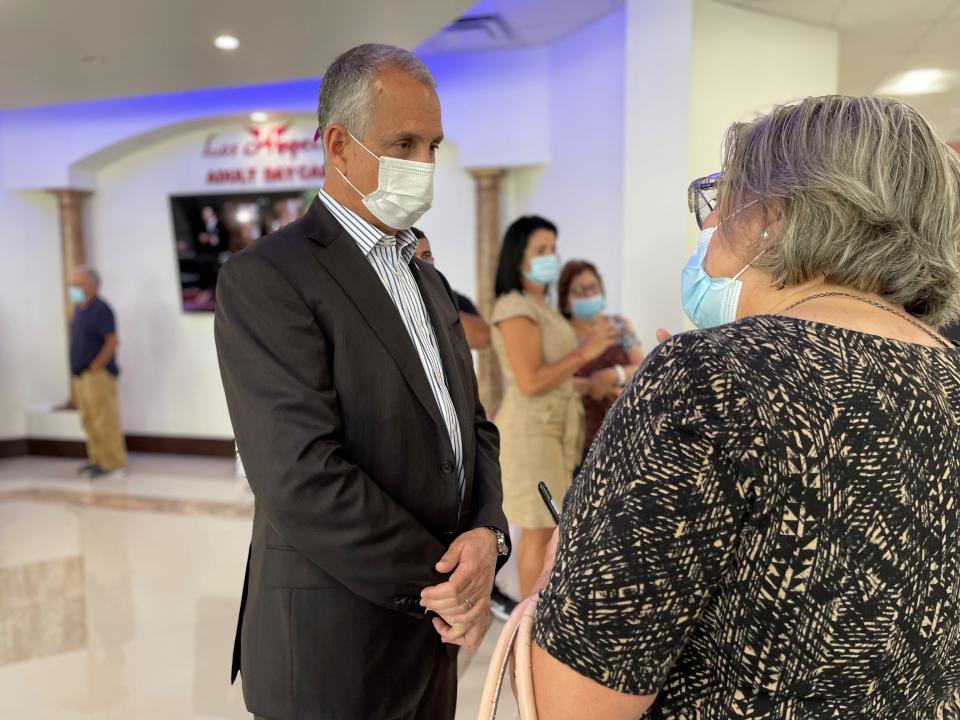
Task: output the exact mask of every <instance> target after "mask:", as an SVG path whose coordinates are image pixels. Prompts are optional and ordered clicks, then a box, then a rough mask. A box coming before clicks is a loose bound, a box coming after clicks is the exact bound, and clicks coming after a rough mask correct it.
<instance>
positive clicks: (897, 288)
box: [532, 96, 960, 720]
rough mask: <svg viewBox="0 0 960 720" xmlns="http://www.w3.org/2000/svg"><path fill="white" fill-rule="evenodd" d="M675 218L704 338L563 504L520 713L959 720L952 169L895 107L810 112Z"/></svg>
mask: <svg viewBox="0 0 960 720" xmlns="http://www.w3.org/2000/svg"><path fill="white" fill-rule="evenodd" d="M717 193H718V194H717ZM718 197H719V204H718V203H717V198H718ZM689 200H690V208H691V210H692V211H694V212H695V213H696V216H697V221H698V224H700V226H701V228H702V229H703V228H705V229H704V230H703V233H702V235H701V240H700V243H699V245H698V248H697V250H696V252H695V254H694V256H693V257H692V258H691V260H690V262H689V263H688V264H687V266H686V268H684V269H683V271H682V273H681V283H680V284H681V288H682V302H683V307H684V309H685V310H686V312H687V314H688V315H689V317H690V318H691V320H693V322H694V323H695V324H696V325H697V326H698V327H699V328H700V329H698V330H695V331H692V332H687V333H682V334H680V335H676V336H674V337H673V338H670V339H668V340H667V341H666V342H663V343H662V344H661V345H660V346H659V347H657V348H656V349H655V350H654V351H653V352H652V353H651V354H650V356H649V357H648V358H647V360H646V361H645V363H644V366H643V369H642V370H641V371H640V372H639V373H638V374H637V376H636V377H635V378H634V380H633V382H632V383H631V384H630V385H629V386H628V387H627V389H626V390H625V391H624V393H623V395H622V396H621V398H620V400H619V401H618V402H617V403H616V405H615V406H614V408H613V410H612V411H611V414H610V416H609V417H608V418H607V421H606V423H605V424H604V426H603V430H602V431H601V433H600V435H599V436H598V437H597V440H596V442H595V443H594V445H593V448H592V450H591V452H590V455H589V456H588V458H587V460H586V463H585V464H584V468H583V470H582V471H581V473H580V475H579V476H578V478H577V480H576V481H575V482H574V485H573V487H572V488H571V490H570V492H569V494H568V497H567V502H566V503H565V505H564V509H563V518H562V521H561V525H560V531H559V547H558V549H557V550H556V556H555V563H553V561H552V560H553V559H552V558H551V559H549V560H548V567H547V570H546V571H545V574H544V577H543V578H542V579H541V581H540V582H538V583H537V584H536V585H535V588H540V587H544V586H545V587H544V589H543V592H542V594H541V596H540V603H539V607H538V609H537V621H536V627H535V630H534V642H535V645H534V647H533V651H532V655H533V668H532V671H533V679H534V682H533V685H534V688H535V692H536V703H537V710H538V713H539V717H540V718H542V719H543V720H555V719H557V718H563V719H565V720H566V719H572V718H601V717H602V718H605V720H618V719H619V720H628V719H629V720H635V719H636V718H638V717H640V716H641V715H643V717H645V718H659V719H664V718H694V717H696V718H725V717H738V718H765V719H767V720H787V719H788V718H845V719H849V720H894V719H896V720H903V719H909V720H930V719H931V718H944V719H945V718H958V717H960V643H958V638H960V517H958V514H957V506H958V504H960V446H958V444H960V440H958V438H960V347H958V346H957V345H956V344H953V343H951V342H949V341H947V340H946V339H945V338H944V337H943V336H942V334H941V333H940V332H939V330H938V328H939V327H940V326H941V325H943V324H945V323H947V322H949V321H950V320H953V319H955V318H956V317H957V316H958V311H960V267H958V265H960V254H958V251H960V247H958V242H960V241H958V239H960V158H958V157H957V155H956V153H955V152H954V151H953V150H951V149H950V148H949V147H948V146H946V145H945V144H944V143H943V142H942V141H941V140H939V139H938V138H937V137H936V136H935V135H934V133H933V131H932V129H931V128H930V126H929V125H928V124H927V122H926V121H925V120H924V119H923V118H922V117H921V116H920V115H919V114H918V113H917V112H916V111H915V110H914V109H912V108H910V107H909V106H907V105H905V104H903V103H901V102H898V101H895V100H889V99H880V98H872V97H860V98H853V97H841V96H828V97H819V98H807V99H806V100H804V101H801V102H798V103H794V104H791V105H786V106H779V107H776V108H774V109H773V110H772V111H771V112H770V113H769V114H768V115H765V116H761V117H759V118H757V119H756V120H754V121H752V122H748V123H739V124H736V125H734V126H733V127H732V128H731V129H730V131H729V133H728V135H727V142H726V145H725V147H724V163H723V173H722V175H721V174H718V175H714V176H711V177H707V178H701V179H699V180H696V181H694V183H693V184H692V185H691V186H690V191H689ZM714 209H715V213H714ZM708 215H714V217H712V218H710V217H708ZM715 221H716V222H715ZM711 225H712V226H713V227H711ZM551 554H552V553H551ZM551 564H552V565H553V567H552V573H551V570H550V567H549V566H550V565H551ZM645 712H646V714H644V713H645Z"/></svg>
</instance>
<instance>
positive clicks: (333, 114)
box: [317, 43, 437, 138]
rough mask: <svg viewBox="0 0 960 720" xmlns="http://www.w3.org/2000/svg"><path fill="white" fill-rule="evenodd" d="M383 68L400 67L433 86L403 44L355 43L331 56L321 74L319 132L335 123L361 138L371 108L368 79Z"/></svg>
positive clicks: (364, 131)
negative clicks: (351, 46) (327, 66)
mask: <svg viewBox="0 0 960 720" xmlns="http://www.w3.org/2000/svg"><path fill="white" fill-rule="evenodd" d="M387 68H394V69H397V70H400V71H401V72H404V73H406V74H407V75H409V76H410V77H412V78H414V79H415V80H419V81H420V82H422V83H423V84H424V85H428V86H430V87H431V88H434V89H436V87H437V82H436V80H434V78H433V75H432V74H431V73H430V70H428V69H427V66H426V65H424V64H423V62H421V61H420V60H419V59H417V58H416V57H415V56H414V55H413V54H412V53H410V52H408V51H406V50H404V49H403V48H398V47H394V46H393V45H377V44H373V43H369V44H366V45H358V46H357V47H355V48H353V49H352V50H347V51H346V52H345V53H343V55H341V56H340V57H338V58H337V59H336V60H334V61H333V63H331V65H330V67H329V68H327V72H326V74H325V75H324V76H323V83H322V84H321V85H320V97H319V98H318V100H317V121H318V124H319V127H320V132H321V133H322V132H324V131H325V130H326V129H327V128H328V127H329V126H330V125H331V124H333V123H337V124H339V125H343V126H344V127H345V128H346V129H347V130H349V131H350V132H351V133H352V134H353V135H354V136H355V137H357V138H362V137H363V136H364V134H366V131H367V124H368V123H369V122H370V116H371V111H372V105H373V94H372V93H371V84H372V81H373V79H374V77H376V75H377V73H379V72H380V71H381V70H385V69H387Z"/></svg>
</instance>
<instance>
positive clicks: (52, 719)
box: [0, 455, 497, 720]
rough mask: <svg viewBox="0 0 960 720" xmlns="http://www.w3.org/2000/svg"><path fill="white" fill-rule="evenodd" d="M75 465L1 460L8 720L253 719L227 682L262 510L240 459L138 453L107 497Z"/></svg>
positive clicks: (465, 680) (1, 612) (0, 590)
mask: <svg viewBox="0 0 960 720" xmlns="http://www.w3.org/2000/svg"><path fill="white" fill-rule="evenodd" d="M75 465H76V463H75V462H72V461H59V460H38V459H20V460H12V461H0V718H4V719H6V718H17V719H18V720H19V719H20V718H25V719H26V718H29V720H80V719H83V720H91V719H96V720H101V719H103V720H141V719H142V720H160V718H163V719H164V720H168V719H170V718H177V720H189V719H200V718H210V719H213V718H217V719H227V720H229V719H232V718H238V719H239V718H245V719H246V718H249V717H250V715H249V714H248V713H247V712H246V710H245V709H244V705H243V699H242V696H241V689H240V685H239V682H238V684H237V685H236V686H231V685H230V684H229V675H228V673H229V665H230V657H231V650H232V646H233V634H234V629H235V623H236V618H237V610H238V606H239V599H240V590H241V588H242V585H243V570H244V562H245V560H246V552H247V550H246V549H247V544H248V541H249V536H250V508H251V502H252V500H251V497H250V495H249V491H248V490H247V489H246V488H245V487H244V486H242V485H239V484H238V483H237V481H236V480H234V479H233V465H232V462H230V461H219V460H213V461H211V460H208V459H196V458H170V457H150V456H136V455H134V456H132V457H131V469H132V473H131V475H130V476H129V477H128V478H126V479H123V480H118V481H110V482H108V483H103V484H96V485H94V484H91V483H89V482H87V481H84V480H81V479H78V478H77V477H76V475H75V474H74V469H75ZM496 631H497V626H496V625H495V628H494V630H493V631H492V632H491V635H490V636H489V637H488V639H487V642H486V643H485V647H484V648H483V649H481V651H480V653H479V654H478V656H477V657H476V658H475V660H474V662H473V663H471V665H470V667H469V668H467V669H466V671H465V673H464V674H463V677H462V679H461V699H460V703H459V707H458V713H457V717H458V718H473V717H476V708H477V703H478V698H479V692H480V688H481V687H482V684H483V678H484V674H485V670H486V662H487V659H488V658H489V655H490V651H491V648H492V645H493V642H494V641H495V635H496ZM24 648H26V649H24Z"/></svg>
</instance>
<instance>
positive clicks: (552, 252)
mask: <svg viewBox="0 0 960 720" xmlns="http://www.w3.org/2000/svg"><path fill="white" fill-rule="evenodd" d="M559 274H560V262H559V260H558V258H557V228H556V227H555V226H554V225H553V223H551V222H549V221H548V220H545V219H543V218H540V217H536V216H529V217H521V218H520V219H518V220H517V221H515V222H514V223H513V224H512V225H511V226H510V227H509V228H508V229H507V232H506V235H505V236H504V240H503V247H502V249H501V251H500V262H499V266H498V269H497V284H496V293H497V303H496V305H495V306H494V309H493V317H492V320H491V324H492V325H493V348H494V351H495V352H496V354H497V358H498V359H499V361H500V367H501V368H502V370H503V375H504V377H505V379H506V391H505V394H504V398H503V403H502V404H501V406H500V410H499V412H498V413H497V417H496V423H497V426H498V427H499V429H500V436H501V441H500V465H501V468H502V472H503V508H504V511H505V512H506V515H507V519H508V520H509V521H510V522H511V523H512V524H514V525H519V526H520V527H521V528H522V529H523V531H522V534H521V536H520V541H519V543H518V544H517V567H518V573H519V576H520V591H521V593H522V594H523V596H524V597H525V596H526V595H527V594H528V593H529V592H530V589H531V588H532V587H533V584H534V582H536V579H537V576H538V575H539V574H540V570H541V568H542V567H543V561H544V555H545V553H546V548H547V544H548V543H549V542H550V536H551V534H552V532H553V519H552V518H551V517H550V514H549V513H548V512H547V509H546V508H545V507H544V505H543V501H542V500H541V499H540V495H539V493H538V492H537V484H538V483H539V482H540V481H543V482H545V483H546V484H547V486H548V487H549V488H550V492H551V493H552V494H553V496H554V498H556V499H557V501H558V502H559V501H562V499H563V496H564V494H565V493H566V491H567V488H569V487H570V482H571V480H572V476H573V471H574V468H575V467H576V465H577V463H578V462H579V461H580V457H581V453H582V451H583V405H582V403H581V401H580V396H579V394H578V392H577V390H576V388H575V386H574V382H573V376H574V373H576V372H577V370H579V369H580V368H581V367H583V366H584V365H586V364H587V363H589V362H591V361H592V360H595V359H596V358H598V357H600V355H602V354H603V353H604V352H605V351H606V350H607V349H608V348H609V347H610V346H611V345H612V344H613V343H614V341H615V340H616V337H617V331H616V330H615V329H614V328H613V326H612V325H611V324H610V323H600V324H598V326H597V327H596V328H595V329H594V331H593V332H591V333H590V335H589V336H587V337H585V338H584V340H583V342H582V343H578V341H577V336H576V334H575V333H574V331H573V329H572V328H571V327H570V324H569V323H568V322H567V321H566V319H565V318H564V317H563V316H562V315H561V314H560V313H559V312H557V311H556V310H555V309H554V308H553V307H551V306H550V305H549V304H548V303H547V301H546V293H547V289H548V288H549V286H550V285H551V283H554V282H556V280H557V278H558V276H559Z"/></svg>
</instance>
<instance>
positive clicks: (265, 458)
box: [216, 45, 509, 720]
mask: <svg viewBox="0 0 960 720" xmlns="http://www.w3.org/2000/svg"><path fill="white" fill-rule="evenodd" d="M318 115H319V121H320V133H321V134H322V137H323V142H324V151H325V162H326V182H325V185H324V190H323V191H322V192H321V194H320V196H319V197H318V199H317V200H316V201H314V203H313V205H312V206H311V208H310V210H309V211H308V213H307V214H306V215H305V216H304V218H303V219H302V220H299V221H296V222H294V223H291V224H290V225H288V226H287V227H286V228H284V229H282V230H280V231H278V232H276V233H274V234H273V235H270V236H268V237H267V238H265V239H263V240H261V241H259V242H258V243H256V244H255V245H253V246H252V247H251V248H250V249H248V250H247V251H245V252H243V253H240V254H239V255H237V256H235V257H233V258H232V259H231V260H230V261H229V262H228V263H227V265H226V266H225V267H224V269H223V271H222V272H221V274H220V279H219V286H218V307H217V318H216V338H217V347H218V350H219V354H220V364H221V373H222V375H223V380H224V387H225V390H226V395H227V403H228V406H229V409H230V416H231V419H232V422H233V426H234V429H235V432H236V436H237V444H238V446H239V450H240V454H241V455H242V457H243V461H244V466H245V469H246V471H247V476H248V479H249V481H250V485H251V487H252V488H253V491H254V496H255V498H256V512H255V516H254V526H253V540H252V542H251V547H250V560H249V564H248V568H247V581H246V583H245V588H244V596H243V604H242V609H241V618H240V627H239V629H238V638H237V643H236V648H235V657H234V675H235V673H236V671H237V668H238V666H239V668H240V669H241V672H242V674H243V685H244V697H245V699H246V702H247V707H248V708H249V709H250V710H251V711H252V712H253V713H254V714H255V715H257V716H262V717H264V718H273V719H275V720H280V719H281V718H293V717H296V718H304V719H313V718H316V719H317V720H319V719H320V718H324V719H326V718H344V719H347V718H349V719H351V720H353V719H357V720H359V719H360V718H363V720H399V719H401V718H418V719H420V718H423V719H430V720H432V719H434V718H436V719H438V720H439V719H447V718H453V715H454V710H455V705H456V653H455V652H454V650H455V646H456V645H467V646H469V647H471V648H475V647H476V646H477V645H478V644H479V643H480V641H481V640H482V638H483V635H484V634H485V632H486V630H487V628H488V627H489V622H490V605H489V596H490V590H491V588H492V586H493V576H494V573H495V570H496V567H497V564H498V560H499V562H502V561H503V560H505V559H506V555H507V554H508V552H509V549H508V547H507V544H506V537H507V523H506V519H505V518H504V516H503V512H502V510H501V501H502V491H501V487H500V468H499V463H498V448H499V438H498V435H497V431H496V429H495V428H494V426H493V425H492V424H491V423H490V422H488V421H487V419H486V417H485V414H484V410H483V408H482V407H481V406H480V402H479V400H478V398H477V387H476V380H475V376H474V373H473V365H472V359H471V355H470V350H469V348H468V347H467V343H466V340H465V339H464V336H463V331H462V329H461V327H460V323H459V319H458V312H457V307H456V305H455V303H454V300H453V295H452V292H451V290H450V288H449V286H448V285H447V283H446V280H445V279H444V278H443V277H442V276H441V275H440V274H439V273H437V272H436V271H435V270H434V269H433V268H432V267H431V266H430V265H427V264H425V263H420V262H419V261H417V260H415V259H414V258H413V253H414V250H415V248H416V239H415V238H414V236H413V234H412V233H411V232H410V231H409V228H410V227H411V226H412V225H413V223H414V222H416V220H417V219H419V217H420V216H421V215H422V214H423V213H424V212H425V211H426V210H427V209H428V208H429V207H430V203H431V200H432V190H433V185H432V175H433V162H434V153H435V151H436V148H437V145H439V143H440V141H441V139H442V128H441V125H440V104H439V101H438V99H437V95H436V91H435V88H434V82H433V78H432V77H431V75H430V73H429V71H428V70H427V69H426V67H424V66H423V64H422V63H421V62H420V61H419V60H417V59H416V58H415V57H413V56H412V55H410V53H408V52H406V51H403V50H400V49H399V48H393V47H390V46H384V45H363V46H360V47H357V48H354V49H353V50H350V51H348V52H347V53H345V54H344V55H342V56H340V57H339V58H338V59H337V60H336V61H334V63H333V64H332V65H331V66H330V68H329V69H328V71H327V73H326V75H325V76H324V82H323V87H322V88H321V92H320V100H319V110H318ZM430 611H432V612H430ZM444 643H447V644H446V645H445V644H444Z"/></svg>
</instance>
